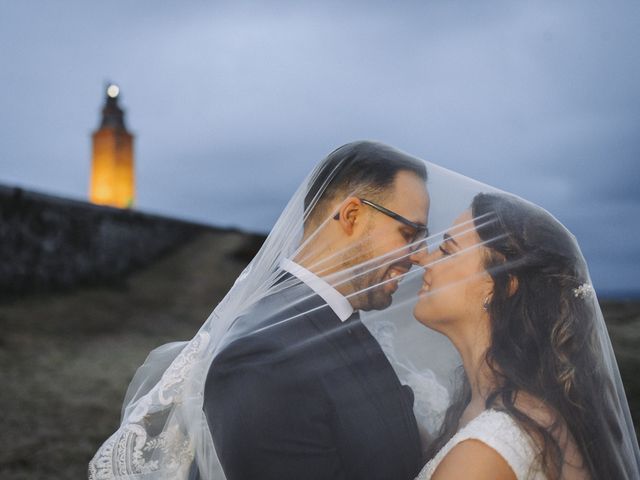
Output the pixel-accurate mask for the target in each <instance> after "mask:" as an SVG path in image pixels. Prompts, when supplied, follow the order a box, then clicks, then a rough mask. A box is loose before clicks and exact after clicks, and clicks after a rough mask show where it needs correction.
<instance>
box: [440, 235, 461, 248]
mask: <svg viewBox="0 0 640 480" xmlns="http://www.w3.org/2000/svg"><path fill="white" fill-rule="evenodd" d="M442 239H443V240H444V241H445V242H451V243H453V244H454V245H455V246H456V247H460V245H458V242H456V241H455V239H454V238H453V237H452V236H451V235H449V234H448V233H446V232H445V233H444V235H442Z"/></svg>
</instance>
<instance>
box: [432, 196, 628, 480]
mask: <svg viewBox="0 0 640 480" xmlns="http://www.w3.org/2000/svg"><path fill="white" fill-rule="evenodd" d="M471 210H472V214H473V218H474V219H476V220H475V227H476V231H477V233H478V235H479V236H480V239H481V241H483V242H486V243H485V246H486V247H487V250H486V251H487V255H486V258H485V268H486V270H487V271H488V273H489V274H490V275H491V277H492V279H493V282H494V289H493V296H492V298H491V301H490V304H489V306H488V313H489V316H490V324H491V345H490V347H489V349H488V351H487V353H486V360H487V363H488V365H489V367H490V368H491V370H492V372H493V374H494V376H495V379H496V383H495V385H496V387H495V389H494V390H493V391H492V392H491V394H490V395H489V397H488V398H487V401H486V408H496V409H499V410H502V411H506V412H507V413H509V414H510V415H511V416H512V418H514V419H515V420H516V421H517V422H518V424H519V425H520V426H521V427H522V428H523V429H524V430H525V431H527V432H528V433H529V435H530V436H531V437H532V439H533V440H534V441H535V442H536V444H537V445H539V446H540V448H541V453H540V462H541V465H542V468H543V470H544V472H545V473H546V475H547V476H548V477H549V478H559V477H560V476H561V472H562V466H563V463H564V461H565V458H564V456H563V449H562V446H561V445H560V444H559V441H558V438H559V435H558V434H559V432H560V431H561V430H560V429H562V428H565V427H566V428H567V429H568V432H570V434H571V436H572V437H573V439H574V440H575V443H576V445H577V447H578V449H579V452H580V454H581V456H582V459H583V468H584V469H585V470H586V471H587V472H589V474H590V476H591V478H592V479H613V478H615V479H623V478H627V474H626V473H625V471H626V470H627V469H626V468H625V467H624V459H625V454H624V452H628V450H626V449H625V448H623V445H622V437H623V435H622V431H621V426H620V425H619V423H618V420H617V419H618V418H619V416H620V417H622V415H623V413H621V412H622V411H623V409H621V407H620V405H618V401H617V398H618V397H617V396H616V395H615V386H614V385H613V384H612V382H611V381H610V380H609V378H610V376H609V375H608V374H607V368H613V369H614V370H615V369H616V366H615V361H614V360H612V359H610V358H609V356H608V355H606V354H605V353H606V352H609V351H610V347H609V346H608V344H606V345H605V344H603V343H601V342H608V337H607V335H606V334H604V335H599V334H598V329H599V328H604V327H603V325H602V322H601V321H599V320H598V318H599V317H598V315H599V310H596V308H597V304H596V300H595V298H594V297H593V296H589V295H587V296H583V295H579V296H576V294H575V292H574V289H576V288H578V287H579V286H581V285H583V284H588V282H589V275H588V272H587V267H586V264H585V262H584V259H583V257H582V255H581V254H580V251H579V249H578V247H577V243H576V242H575V239H574V237H573V236H572V235H571V233H569V232H568V231H567V230H566V229H565V228H564V227H563V226H562V225H561V224H560V222H558V221H557V220H556V219H555V218H553V217H552V216H551V215H550V214H549V213H548V212H546V211H545V210H543V209H541V208H539V207H536V206H535V205H533V204H530V203H528V202H525V201H524V200H521V199H519V198H517V197H513V196H511V195H506V194H493V193H492V194H486V193H483V194H478V195H477V196H476V197H474V199H473V201H472V204H471ZM488 218H489V219H490V220H489V221H487V219H488ZM478 219H479V220H478ZM514 279H515V281H514ZM514 285H516V288H515V291H514ZM600 333H601V334H602V333H603V332H600ZM605 361H606V362H607V363H609V366H608V367H607V365H605V364H604V362H605ZM610 362H611V363H610ZM519 392H522V393H526V394H527V395H530V396H533V397H534V398H536V399H539V400H541V401H543V402H544V403H545V404H546V405H547V406H548V407H550V410H551V411H552V412H554V413H555V414H556V415H557V420H556V421H555V422H554V423H553V424H552V425H548V424H546V425H543V424H541V423H539V422H538V421H536V420H534V419H533V418H532V417H531V416H529V415H527V413H525V412H524V411H523V409H522V408H518V406H517V404H516V403H517V402H516V395H517V394H518V393H519ZM622 398H624V397H622ZM470 399H471V391H470V387H469V382H468V381H467V379H466V377H464V374H463V382H462V387H461V388H460V390H459V391H458V395H457V399H456V400H455V401H454V403H453V404H452V406H451V407H450V408H449V410H448V411H447V414H446V416H445V420H444V423H443V425H442V428H441V430H440V432H439V435H438V437H437V438H436V440H435V441H434V442H433V444H432V445H431V446H430V449H429V456H430V457H432V456H433V455H434V454H435V452H437V451H438V450H439V449H440V448H442V446H444V444H445V443H446V442H447V441H448V440H449V439H450V438H451V436H452V435H453V434H454V433H455V431H456V430H457V428H458V422H459V420H460V417H461V415H462V412H463V411H464V409H465V407H466V406H467V404H468V403H469V401H470Z"/></svg>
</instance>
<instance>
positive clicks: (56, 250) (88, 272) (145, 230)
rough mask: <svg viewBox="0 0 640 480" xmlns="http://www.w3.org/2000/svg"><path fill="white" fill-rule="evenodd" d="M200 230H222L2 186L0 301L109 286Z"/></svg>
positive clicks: (0, 211)
mask: <svg viewBox="0 0 640 480" xmlns="http://www.w3.org/2000/svg"><path fill="white" fill-rule="evenodd" d="M204 231H208V232H211V231H220V230H217V229H215V228H212V227H207V226H204V225H198V224H194V223H188V222H183V221H179V220H173V219H169V218H164V217H160V216H155V215H149V214H145V213H141V212H138V211H135V210H120V209H116V208H111V207H103V206H97V205H93V204H90V203H87V202H81V201H76V200H69V199H64V198H59V197H54V196H51V195H44V194H40V193H35V192H30V191H26V190H23V189H20V188H9V187H3V186H0V298H6V297H14V296H17V295H22V294H25V293H34V292H43V291H49V290H56V289H60V288H66V287H70V286H73V285H76V284H78V283H84V284H91V283H96V282H105V281H112V280H115V279H118V278H120V277H122V276H123V275H124V274H125V273H127V272H129V271H131V270H132V269H134V268H136V267H139V266H143V265H146V264H148V263H149V262H151V261H152V260H154V259H155V258H157V257H158V256H160V255H162V254H163V253H165V252H167V251H168V250H170V249H172V248H174V247H176V246H178V245H181V244H183V243H185V242H186V241H189V240H190V239H193V238H195V237H196V236H197V235H199V234H200V233H202V232H204ZM258 245H259V244H258ZM245 247H246V245H245ZM249 248H250V249H251V247H249ZM254 251H255V250H254Z"/></svg>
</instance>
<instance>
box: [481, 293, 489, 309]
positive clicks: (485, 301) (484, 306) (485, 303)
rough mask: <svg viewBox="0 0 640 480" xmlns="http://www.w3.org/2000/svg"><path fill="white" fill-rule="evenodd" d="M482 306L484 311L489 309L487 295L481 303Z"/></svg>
mask: <svg viewBox="0 0 640 480" xmlns="http://www.w3.org/2000/svg"><path fill="white" fill-rule="evenodd" d="M482 308H484V310H485V312H487V311H489V297H488V296H487V297H485V298H484V303H483V304H482Z"/></svg>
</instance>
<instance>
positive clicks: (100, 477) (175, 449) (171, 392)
mask: <svg viewBox="0 0 640 480" xmlns="http://www.w3.org/2000/svg"><path fill="white" fill-rule="evenodd" d="M208 343H209V334H208V333H206V332H200V333H199V334H198V335H197V336H196V337H195V338H194V339H193V340H192V341H191V342H189V343H188V344H187V345H186V346H185V347H184V349H183V350H182V351H181V352H180V353H179V354H178V356H177V357H176V358H175V360H174V361H173V362H172V363H171V365H170V367H169V368H168V369H167V370H166V371H165V372H164V374H163V375H162V378H161V380H160V382H159V383H158V385H157V386H156V387H155V388H154V389H152V390H151V391H150V392H148V393H147V394H146V395H144V396H143V397H141V398H140V399H139V400H138V401H137V404H136V407H135V409H134V410H133V411H132V412H131V414H130V415H129V423H128V424H127V425H125V426H124V427H123V428H121V429H119V430H118V431H116V432H115V433H114V434H113V435H112V436H111V437H110V438H109V439H108V440H107V441H106V442H105V443H104V444H103V445H102V447H101V448H100V450H99V451H98V452H97V453H96V455H95V457H94V459H93V461H92V462H91V463H90V464H89V480H107V479H111V480H112V479H116V478H120V477H122V476H127V475H140V474H149V473H152V472H154V471H156V470H158V469H159V468H160V467H162V468H163V469H165V470H166V471H168V472H172V475H174V478H186V476H187V474H188V470H189V467H190V465H191V462H192V461H193V458H194V448H193V445H192V444H191V441H190V440H189V436H188V435H187V433H186V432H184V431H181V429H180V428H179V427H178V425H176V424H175V423H172V424H171V425H170V426H169V427H168V428H167V429H163V426H164V422H163V421H162V420H163V417H162V411H155V412H152V411H150V407H151V406H152V405H154V404H156V405H157V404H161V405H166V406H169V405H172V404H173V405H179V404H180V403H181V401H182V395H183V393H184V392H183V384H184V379H185V378H188V372H189V370H190V369H191V368H192V366H193V364H194V362H195V361H196V359H197V358H198V355H199V354H200V353H201V352H202V351H203V350H204V349H205V348H206V347H207V345H208ZM156 417H157V418H156ZM156 420H160V421H161V423H162V425H159V427H158V430H159V431H161V433H160V434H158V435H156V436H152V437H150V436H149V435H148V431H149V424H150V423H152V422H154V421H156ZM159 454H160V457H161V458H162V460H161V461H162V465H160V460H159V459H158V458H156V457H158V456H159Z"/></svg>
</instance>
